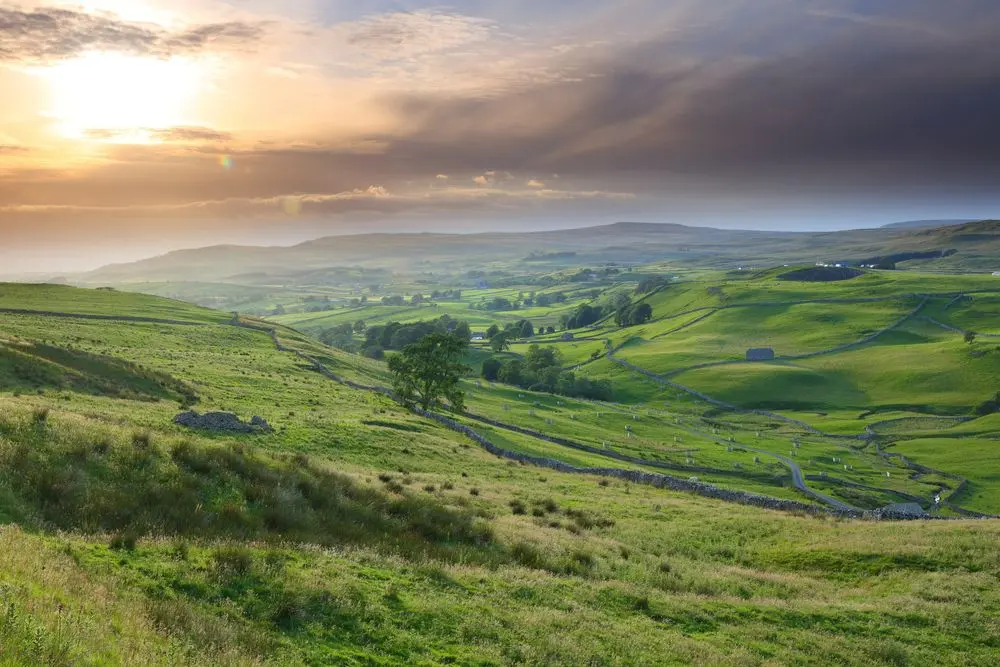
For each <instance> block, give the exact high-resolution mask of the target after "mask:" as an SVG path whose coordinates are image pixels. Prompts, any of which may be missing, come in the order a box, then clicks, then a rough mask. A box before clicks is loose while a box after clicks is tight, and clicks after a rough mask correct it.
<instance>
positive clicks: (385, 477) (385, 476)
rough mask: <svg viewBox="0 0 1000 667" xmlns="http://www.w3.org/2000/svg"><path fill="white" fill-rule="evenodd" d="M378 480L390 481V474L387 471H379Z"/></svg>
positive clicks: (386, 482) (385, 482) (384, 482)
mask: <svg viewBox="0 0 1000 667" xmlns="http://www.w3.org/2000/svg"><path fill="white" fill-rule="evenodd" d="M378 480H379V481H380V482H382V483H383V484H388V483H389V482H391V481H392V475H390V474H389V473H385V472H383V473H379V476H378Z"/></svg>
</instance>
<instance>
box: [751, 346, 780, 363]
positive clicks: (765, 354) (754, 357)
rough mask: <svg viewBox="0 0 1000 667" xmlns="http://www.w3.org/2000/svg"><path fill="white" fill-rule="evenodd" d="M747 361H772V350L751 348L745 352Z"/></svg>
mask: <svg viewBox="0 0 1000 667" xmlns="http://www.w3.org/2000/svg"><path fill="white" fill-rule="evenodd" d="M747 361H774V350H772V349H771V348H769V347H751V348H750V349H749V350H747Z"/></svg>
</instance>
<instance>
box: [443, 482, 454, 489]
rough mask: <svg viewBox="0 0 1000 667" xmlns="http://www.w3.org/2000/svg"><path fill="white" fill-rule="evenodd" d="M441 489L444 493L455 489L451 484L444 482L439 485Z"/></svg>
mask: <svg viewBox="0 0 1000 667" xmlns="http://www.w3.org/2000/svg"><path fill="white" fill-rule="evenodd" d="M441 488H442V489H444V490H445V491H451V490H452V489H454V488H455V485H454V484H452V483H451V482H445V483H444V484H442V485H441Z"/></svg>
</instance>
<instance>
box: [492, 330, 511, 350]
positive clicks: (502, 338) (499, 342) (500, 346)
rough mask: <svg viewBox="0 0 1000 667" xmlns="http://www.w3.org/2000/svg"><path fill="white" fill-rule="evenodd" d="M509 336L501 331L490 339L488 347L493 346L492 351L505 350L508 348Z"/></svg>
mask: <svg viewBox="0 0 1000 667" xmlns="http://www.w3.org/2000/svg"><path fill="white" fill-rule="evenodd" d="M510 338H511V337H510V334H508V333H507V332H506V331H501V332H500V333H498V334H497V335H496V336H493V338H491V339H490V347H491V348H493V351H494V352H507V351H508V350H510Z"/></svg>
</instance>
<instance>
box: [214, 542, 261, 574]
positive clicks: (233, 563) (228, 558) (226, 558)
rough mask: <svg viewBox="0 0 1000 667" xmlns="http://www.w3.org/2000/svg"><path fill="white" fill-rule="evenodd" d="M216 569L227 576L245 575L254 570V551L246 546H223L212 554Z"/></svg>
mask: <svg viewBox="0 0 1000 667" xmlns="http://www.w3.org/2000/svg"><path fill="white" fill-rule="evenodd" d="M212 561H213V562H214V564H215V571H216V573H218V574H219V575H222V576H226V577H245V576H247V575H248V574H250V572H251V571H253V552H251V551H250V550H249V549H246V548H244V547H222V548H220V549H216V550H215V553H213V554H212Z"/></svg>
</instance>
